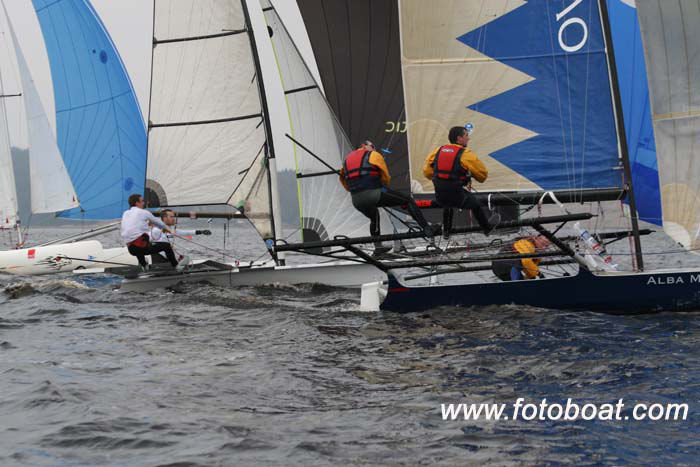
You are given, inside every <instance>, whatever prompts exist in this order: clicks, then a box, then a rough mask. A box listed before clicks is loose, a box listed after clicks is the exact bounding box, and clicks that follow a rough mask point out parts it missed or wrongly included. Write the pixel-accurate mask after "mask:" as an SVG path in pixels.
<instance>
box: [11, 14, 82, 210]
mask: <svg viewBox="0 0 700 467" xmlns="http://www.w3.org/2000/svg"><path fill="white" fill-rule="evenodd" d="M3 7H4V5H3ZM8 25H9V29H10V34H11V35H12V41H13V43H14V46H15V52H16V55H17V66H18V68H19V75H20V78H21V80H22V89H23V98H24V107H25V110H26V113H27V133H28V140H29V174H30V180H31V182H30V186H31V199H32V206H31V210H32V212H33V213H47V212H58V211H63V210H66V209H70V208H74V207H77V206H79V204H80V203H79V202H78V197H77V195H76V194H75V190H74V189H73V184H72V183H71V180H70V177H69V176H68V171H67V170H66V166H65V165H64V164H63V158H62V157H61V152H60V151H59V150H58V146H57V145H56V136H55V135H54V133H53V131H52V130H51V126H50V125H49V119H48V117H47V116H46V111H45V110H44V105H43V104H42V103H41V98H40V97H39V93H38V92H37V90H36V86H35V85H34V80H33V79H32V76H31V74H30V73H29V68H28V67H27V62H26V60H25V59H24V54H23V53H22V49H21V48H20V46H19V42H18V41H17V36H16V35H15V31H14V28H13V27H12V25H11V24H10V23H9V21H8Z"/></svg>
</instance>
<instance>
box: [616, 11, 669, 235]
mask: <svg viewBox="0 0 700 467" xmlns="http://www.w3.org/2000/svg"><path fill="white" fill-rule="evenodd" d="M607 4H608V16H609V18H610V30H611V33H612V40H613V47H614V49H615V64H616V68H617V77H618V88H619V90H620V101H621V102H622V114H623V116H624V120H625V131H626V135H625V136H626V138H627V148H628V152H629V159H630V167H631V170H632V187H633V188H634V197H635V201H636V205H637V212H638V214H639V218H640V219H641V220H643V221H646V222H651V223H653V224H656V225H661V198H660V196H661V195H660V190H659V171H658V164H657V161H656V142H655V141H654V128H653V125H652V121H651V106H650V103H649V87H648V84H647V70H646V64H645V61H644V48H643V47H642V37H641V33H640V31H639V20H638V19H637V10H636V7H635V4H634V1H632V0H607Z"/></svg>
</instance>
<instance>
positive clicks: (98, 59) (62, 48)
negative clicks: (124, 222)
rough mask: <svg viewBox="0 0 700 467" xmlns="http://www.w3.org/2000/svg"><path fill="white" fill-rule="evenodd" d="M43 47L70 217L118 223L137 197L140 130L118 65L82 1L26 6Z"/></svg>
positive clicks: (142, 144)
mask: <svg viewBox="0 0 700 467" xmlns="http://www.w3.org/2000/svg"><path fill="white" fill-rule="evenodd" d="M32 3H33V5H34V9H35V11H36V14H37V17H38V19H39V25H40V26H41V31H42V34H43V37H44V43H45V44H46V51H47V54H48V58H49V65H50V68H51V80H52V82H53V91H54V99H55V104H56V105H55V107H56V135H57V141H58V147H59V149H60V151H61V154H62V156H63V160H64V162H65V165H66V167H67V169H68V173H69V175H70V177H71V180H72V181H73V185H74V186H75V190H76V193H77V194H78V197H79V199H80V208H76V209H71V210H68V211H65V212H62V213H60V214H59V215H60V216H61V217H66V218H71V219H95V220H98V219H99V220H105V219H118V218H120V217H121V215H122V213H123V212H124V211H125V210H126V209H128V203H127V198H128V197H129V195H130V194H132V193H143V189H144V186H143V182H144V179H145V171H146V126H145V123H144V121H143V116H142V114H141V110H140V108H139V104H138V101H137V99H136V95H135V92H134V89H133V86H132V85H131V81H130V80H129V76H128V74H127V72H126V69H125V67H124V64H123V63H122V61H121V58H120V56H119V53H118V52H117V49H116V47H115V46H114V44H113V43H112V40H111V38H110V37H109V33H108V32H107V30H106V29H105V27H104V25H103V24H102V22H101V21H100V19H99V16H98V15H97V13H96V12H95V10H94V8H93V7H92V6H91V5H90V2H89V1H88V0H32Z"/></svg>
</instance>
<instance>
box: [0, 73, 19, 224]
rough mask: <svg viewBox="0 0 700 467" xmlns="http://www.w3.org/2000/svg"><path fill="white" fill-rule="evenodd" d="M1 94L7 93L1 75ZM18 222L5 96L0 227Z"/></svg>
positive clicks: (0, 106)
mask: <svg viewBox="0 0 700 467" xmlns="http://www.w3.org/2000/svg"><path fill="white" fill-rule="evenodd" d="M0 94H2V95H4V94H5V89H4V86H3V85H2V78H1V76H0ZM16 224H17V192H16V190H15V176H14V170H13V166H12V153H11V151H10V135H9V131H8V126H7V113H6V110H5V98H4V97H0V227H3V228H11V227H14V226H15V225H16Z"/></svg>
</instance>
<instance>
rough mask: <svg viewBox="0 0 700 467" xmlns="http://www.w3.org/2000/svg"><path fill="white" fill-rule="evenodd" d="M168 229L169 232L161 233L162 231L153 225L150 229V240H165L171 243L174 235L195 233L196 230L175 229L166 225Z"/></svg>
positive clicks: (155, 241)
mask: <svg viewBox="0 0 700 467" xmlns="http://www.w3.org/2000/svg"><path fill="white" fill-rule="evenodd" d="M168 230H170V232H171V233H169V234H166V233H163V231H162V230H161V229H160V228H158V227H153V228H152V229H151V241H152V242H153V243H160V242H163V243H165V242H167V243H170V244H171V245H172V244H173V243H175V236H176V235H196V233H197V231H196V230H185V229H177V230H176V228H175V227H174V226H171V227H168Z"/></svg>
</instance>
